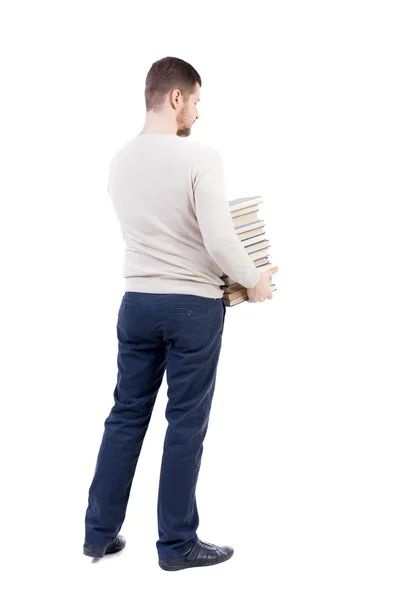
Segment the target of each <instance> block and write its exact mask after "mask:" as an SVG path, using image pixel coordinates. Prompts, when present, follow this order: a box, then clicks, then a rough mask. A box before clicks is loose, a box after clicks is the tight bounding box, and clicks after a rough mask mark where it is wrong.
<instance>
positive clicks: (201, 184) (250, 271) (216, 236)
mask: <svg viewBox="0 0 400 600" xmlns="http://www.w3.org/2000/svg"><path fill="white" fill-rule="evenodd" d="M193 192H194V202H195V212H196V216H197V221H198V223H199V227H200V231H201V234H202V236H203V241H204V246H205V248H206V250H207V252H208V253H209V255H210V256H211V258H212V259H213V260H214V262H215V263H216V264H217V265H218V266H219V267H220V268H221V269H222V270H223V271H224V273H225V274H226V275H228V276H229V277H231V278H232V279H233V280H234V281H236V282H237V283H240V285H242V286H243V287H245V288H252V287H254V286H255V285H256V284H257V283H258V282H259V281H260V278H261V274H260V272H259V271H258V269H257V267H256V266H255V264H254V261H253V260H252V259H251V258H250V256H249V255H248V253H247V251H246V250H245V248H244V246H243V244H242V242H241V240H240V239H239V237H238V235H237V233H236V231H235V228H234V225H233V221H232V213H231V211H230V208H229V202H228V196H227V193H226V185H225V177H224V169H223V164H222V160H221V156H220V154H219V152H218V151H217V150H215V149H214V148H211V147H210V148H208V149H207V151H206V152H205V153H204V156H203V157H202V160H201V161H200V163H198V165H197V167H195V171H194V176H193Z"/></svg>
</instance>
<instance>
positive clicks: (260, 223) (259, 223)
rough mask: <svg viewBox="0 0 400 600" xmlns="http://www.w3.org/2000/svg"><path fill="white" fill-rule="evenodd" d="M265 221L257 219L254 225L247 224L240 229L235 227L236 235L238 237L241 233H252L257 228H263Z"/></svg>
mask: <svg viewBox="0 0 400 600" xmlns="http://www.w3.org/2000/svg"><path fill="white" fill-rule="evenodd" d="M264 225H265V221H264V220H263V219H258V220H257V221H254V223H249V224H248V225H241V226H240V227H235V230H236V233H237V234H238V235H240V234H241V233H247V232H248V231H252V230H253V229H256V228H257V227H264Z"/></svg>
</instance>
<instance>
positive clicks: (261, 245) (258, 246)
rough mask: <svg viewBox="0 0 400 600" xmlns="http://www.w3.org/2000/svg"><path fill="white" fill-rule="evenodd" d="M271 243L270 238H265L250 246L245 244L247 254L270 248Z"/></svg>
mask: <svg viewBox="0 0 400 600" xmlns="http://www.w3.org/2000/svg"><path fill="white" fill-rule="evenodd" d="M270 245H271V244H270V243H269V241H268V240H264V241H263V242H258V244H250V246H245V247H244V249H245V250H246V252H247V254H249V255H251V254H253V253H254V252H257V251H258V250H262V249H263V248H269V247H270ZM251 258H253V257H251Z"/></svg>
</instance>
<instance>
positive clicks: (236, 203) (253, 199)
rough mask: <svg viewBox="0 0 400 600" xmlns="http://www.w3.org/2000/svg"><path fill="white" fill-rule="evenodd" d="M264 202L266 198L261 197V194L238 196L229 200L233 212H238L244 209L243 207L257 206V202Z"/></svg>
mask: <svg viewBox="0 0 400 600" xmlns="http://www.w3.org/2000/svg"><path fill="white" fill-rule="evenodd" d="M262 202H264V200H263V199H262V198H261V196H248V197H246V198H236V199H235V200H230V201H229V208H230V210H231V211H232V212H236V211H238V210H242V209H243V208H249V207H252V206H257V204H262ZM247 212H249V211H247Z"/></svg>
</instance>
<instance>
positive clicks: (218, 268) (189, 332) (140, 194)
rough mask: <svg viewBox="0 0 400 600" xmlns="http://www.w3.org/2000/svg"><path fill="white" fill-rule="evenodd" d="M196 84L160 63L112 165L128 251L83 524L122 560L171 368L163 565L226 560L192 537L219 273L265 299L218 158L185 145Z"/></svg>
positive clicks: (227, 553)
mask: <svg viewBox="0 0 400 600" xmlns="http://www.w3.org/2000/svg"><path fill="white" fill-rule="evenodd" d="M201 85H202V82H201V78H200V75H199V74H198V72H197V71H196V70H195V69H194V68H193V67H192V66H191V65H190V64H188V63H187V62H185V61H183V60H181V59H178V58H174V57H166V58H163V59H161V60H159V61H157V62H155V63H154V64H153V65H152V67H151V69H150V71H149V72H148V74H147V77H146V89H145V100H146V111H147V114H146V121H145V125H144V127H143V129H142V131H141V132H140V133H139V134H138V135H137V136H136V137H134V138H133V139H132V140H130V141H129V142H128V143H126V144H125V145H124V146H123V147H122V148H121V149H120V150H119V151H118V152H117V153H116V154H115V155H114V157H113V159H112V160H111V163H110V170H109V182H108V191H109V194H110V196H111V199H112V202H113V207H114V209H115V211H116V214H117V217H118V220H119V223H120V226H121V230H122V234H123V238H124V240H125V242H126V251H125V261H124V277H125V278H126V279H125V282H126V284H125V294H124V296H123V298H122V302H121V305H120V308H119V312H118V322H117V336H118V348H119V351H118V377H117V384H116V387H115V390H114V406H113V407H112V409H111V412H110V414H109V416H108V417H107V419H106V421H105V423H104V434H103V439H102V442H101V446H100V449H99V454H98V458H97V464H96V469H95V473H94V477H93V481H92V484H91V486H90V489H89V497H88V508H87V511H86V517H85V533H86V535H85V543H84V554H86V555H87V556H92V557H101V556H104V554H109V553H112V552H118V551H119V550H121V549H122V548H123V547H124V546H125V538H124V537H123V536H122V535H118V532H119V531H120V528H121V526H122V524H123V522H124V519H125V513H126V508H127V503H128V499H129V494H130V489H131V485H132V480H133V477H134V474H135V469H136V465H137V461H138V458H139V455H140V450H141V447H142V444H143V440H144V436H145V434H146V431H147V428H148V425H149V422H150V418H151V414H152V410H153V406H154V403H155V400H156V396H157V393H158V390H159V387H160V385H161V382H162V379H163V376H164V372H165V370H166V375H167V383H168V403H167V407H166V418H167V421H168V428H167V431H166V436H165V442H164V451H163V457H162V466H161V473H160V482H159V494H158V505H157V516H158V531H159V539H158V541H157V543H156V547H157V551H158V558H159V561H158V562H159V565H160V567H161V568H162V569H165V570H168V571H177V570H180V569H184V568H188V567H197V566H206V565H213V564H217V563H221V562H224V561H226V560H228V559H229V558H230V557H231V556H232V554H233V548H231V547H230V546H222V547H220V546H216V545H214V544H211V543H208V542H204V541H202V540H200V539H199V538H198V536H197V533H196V531H197V527H198V525H199V515H198V512H197V504H196V496H195V491H196V484H197V479H198V474H199V470H200V464H201V457H202V453H203V441H204V438H205V435H206V432H207V427H208V420H209V414H210V408H211V401H212V397H213V393H214V388H215V381H216V371H217V364H218V359H219V355H220V350H221V340H222V333H223V328H224V321H225V312H226V308H225V304H224V301H223V290H222V289H221V285H222V284H223V281H222V279H221V276H222V275H223V274H224V273H225V274H227V275H229V276H230V277H232V278H233V279H234V280H235V281H237V282H239V283H241V284H242V285H243V286H244V287H246V288H248V289H247V293H248V297H249V301H250V302H263V301H264V300H265V299H266V298H272V291H271V288H270V287H269V285H268V280H269V277H270V276H271V275H272V274H273V273H275V272H276V271H277V269H278V267H274V268H273V269H270V270H269V271H268V272H267V273H263V274H260V273H259V271H258V270H257V268H256V266H255V265H254V262H253V261H252V259H251V258H250V257H249V255H248V254H247V252H246V250H245V249H244V247H243V245H242V243H241V242H240V240H239V238H238V236H237V234H236V232H235V230H234V228H233V225H232V217H231V213H230V210H229V205H228V202H227V196H226V190H225V184H224V175H223V168H222V164H221V158H220V155H219V153H218V152H217V151H216V150H215V149H214V148H212V147H210V146H208V145H206V144H202V143H198V142H193V141H189V140H188V139H187V138H188V137H189V136H190V133H191V128H192V126H193V124H194V122H195V121H196V120H197V119H198V118H199V112H198V108H197V104H198V102H199V101H200V88H201Z"/></svg>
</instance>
